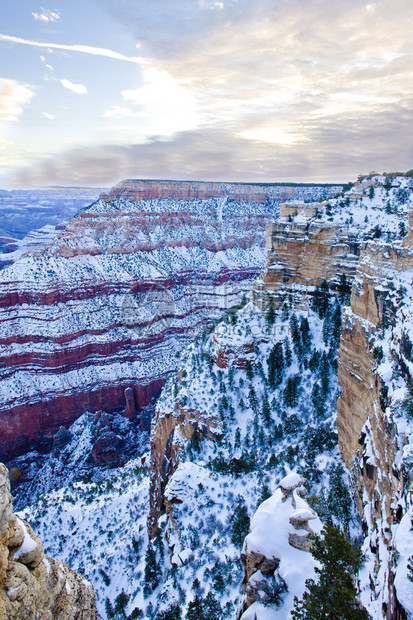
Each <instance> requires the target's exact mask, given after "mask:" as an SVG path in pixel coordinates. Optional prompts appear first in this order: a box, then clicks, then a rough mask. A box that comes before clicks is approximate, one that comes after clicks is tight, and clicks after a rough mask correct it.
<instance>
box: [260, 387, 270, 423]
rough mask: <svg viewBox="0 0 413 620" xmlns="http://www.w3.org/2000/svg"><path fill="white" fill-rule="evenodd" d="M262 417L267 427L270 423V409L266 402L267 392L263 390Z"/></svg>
mask: <svg viewBox="0 0 413 620" xmlns="http://www.w3.org/2000/svg"><path fill="white" fill-rule="evenodd" d="M262 417H263V418H264V422H265V423H266V425H267V426H269V424H270V422H271V409H270V403H269V402H268V393H267V390H264V396H263V397H262Z"/></svg>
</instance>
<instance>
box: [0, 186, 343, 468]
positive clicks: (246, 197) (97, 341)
mask: <svg viewBox="0 0 413 620" xmlns="http://www.w3.org/2000/svg"><path fill="white" fill-rule="evenodd" d="M337 189H339V188H337V187H336V188H331V187H322V186H319V187H317V186H316V187H306V186H297V187H284V186H255V185H253V186H247V185H246V186H244V185H231V184H213V183H212V184H211V183H209V184H202V183H188V182H182V183H181V182H155V181H126V182H123V183H121V184H119V185H118V186H116V187H115V188H113V189H112V190H111V191H110V192H109V194H104V195H102V197H101V198H100V199H99V200H98V201H97V202H96V203H94V204H93V205H91V206H90V207H88V208H86V209H83V210H81V211H80V212H79V214H78V215H77V216H76V217H75V218H74V219H73V220H71V221H70V222H69V224H68V225H67V226H66V227H65V229H64V230H63V231H62V233H61V234H60V235H59V236H58V237H57V238H56V239H55V240H54V241H53V242H52V243H51V244H50V245H49V246H47V247H46V248H45V249H43V250H41V251H38V252H31V253H28V254H27V255H24V256H23V257H21V258H20V259H19V260H18V261H16V262H15V263H14V264H13V265H11V266H9V267H7V268H6V269H4V270H3V271H2V272H1V278H0V397H1V398H0V437H1V439H0V456H1V458H2V459H3V460H8V459H10V458H11V457H12V456H13V455H16V454H22V453H24V452H25V451H27V450H28V449H29V448H30V447H32V446H35V447H37V448H38V449H39V450H48V449H49V448H50V447H51V437H52V435H53V434H55V433H56V432H57V431H58V430H59V428H60V426H61V425H64V426H68V425H69V424H70V423H71V422H73V421H74V420H75V419H76V418H77V417H78V416H79V415H81V414H82V413H83V412H85V411H97V410H106V411H114V410H117V411H120V410H122V409H125V407H126V400H125V395H124V391H125V389H127V388H130V389H131V390H132V392H133V394H132V395H131V393H130V392H128V394H129V396H128V412H129V413H128V415H129V416H131V415H133V413H131V412H133V400H134V403H135V408H136V413H137V415H140V414H141V412H142V411H143V412H144V411H145V408H147V407H150V406H151V404H152V403H153V402H154V400H155V399H156V398H157V396H158V395H159V392H160V390H161V387H162V385H163V384H164V382H165V379H166V377H167V376H168V375H169V373H170V372H171V371H172V370H173V369H174V368H175V363H176V362H175V360H176V358H175V356H176V355H177V354H179V351H180V350H182V348H183V347H184V346H185V345H186V344H187V343H188V342H189V341H190V340H191V339H192V338H193V337H194V336H195V335H196V334H197V333H199V332H200V331H202V330H203V329H204V328H205V326H206V325H208V323H209V322H211V321H214V320H216V319H217V318H218V317H219V316H221V315H222V313H223V312H225V311H226V310H227V309H228V308H230V307H232V306H233V305H234V304H236V303H237V302H238V301H239V300H240V299H241V297H242V295H243V294H244V293H247V292H248V291H249V289H250V286H251V282H252V281H253V279H254V278H255V277H256V276H257V274H258V273H259V272H260V271H261V269H262V267H263V265H264V263H265V250H264V247H263V246H264V236H265V223H266V221H268V219H271V218H274V217H277V215H278V205H279V202H280V201H282V200H285V199H286V198H289V197H298V198H306V199H309V198H324V197H326V196H328V195H330V194H331V193H334V192H336V191H337Z"/></svg>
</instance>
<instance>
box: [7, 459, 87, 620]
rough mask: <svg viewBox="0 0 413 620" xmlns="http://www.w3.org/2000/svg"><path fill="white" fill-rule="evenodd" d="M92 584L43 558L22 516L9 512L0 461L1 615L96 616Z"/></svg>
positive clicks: (28, 618) (27, 619)
mask: <svg viewBox="0 0 413 620" xmlns="http://www.w3.org/2000/svg"><path fill="white" fill-rule="evenodd" d="M95 603H96V601H95V593H94V591H93V587H92V585H91V584H90V583H89V582H88V581H86V579H84V578H83V577H81V576H80V575H77V574H76V573H74V572H73V571H72V570H71V569H70V568H69V567H68V566H67V564H64V563H63V562H61V561H57V560H54V559H52V558H49V557H46V556H45V555H44V553H43V546H42V542H41V540H40V539H39V538H38V536H36V534H35V533H34V532H33V530H32V528H31V527H30V525H29V524H28V523H27V521H23V520H22V519H20V518H19V517H17V516H16V515H15V514H14V513H13V509H12V497H11V495H10V483H9V478H8V473H7V469H6V468H5V466H4V465H2V464H0V617H1V618H5V619H6V618H7V620H34V619H35V618H40V617H42V618H45V619H47V620H57V618H59V619H61V620H97V619H98V615H97V612H96V606H95Z"/></svg>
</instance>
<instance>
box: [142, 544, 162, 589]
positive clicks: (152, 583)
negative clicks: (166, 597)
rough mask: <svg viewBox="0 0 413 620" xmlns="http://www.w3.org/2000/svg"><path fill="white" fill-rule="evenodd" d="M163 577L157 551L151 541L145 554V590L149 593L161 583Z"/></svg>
mask: <svg viewBox="0 0 413 620" xmlns="http://www.w3.org/2000/svg"><path fill="white" fill-rule="evenodd" d="M160 577H161V568H160V566H159V564H158V560H157V558H156V552H155V549H154V548H153V545H152V544H151V543H149V544H148V549H147V550H146V554H145V585H144V592H145V593H146V594H149V593H150V592H151V591H152V590H155V588H156V587H157V586H158V585H159V580H160Z"/></svg>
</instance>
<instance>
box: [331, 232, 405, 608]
mask: <svg viewBox="0 0 413 620" xmlns="http://www.w3.org/2000/svg"><path fill="white" fill-rule="evenodd" d="M412 270H413V252H412V249H411V237H410V235H409V237H408V238H407V239H406V240H405V243H404V245H403V246H402V245H401V244H398V245H397V244H392V245H387V244H380V245H379V244H377V243H370V244H369V246H368V248H367V249H366V250H365V251H364V252H363V254H362V257H361V259H360V263H359V267H358V271H357V276H356V279H355V282H354V284H353V289H352V295H351V307H350V308H348V309H347V310H346V312H345V314H344V317H343V325H342V336H341V344H340V352H339V366H338V379H339V383H340V385H341V388H342V393H341V397H340V398H339V400H338V403H337V430H338V436H339V443H340V449H341V452H342V455H343V458H344V460H345V463H346V465H347V467H348V468H349V471H350V473H351V477H352V482H353V485H354V489H355V497H356V501H357V504H358V508H359V511H360V514H361V515H362V523H363V527H364V528H365V534H366V542H365V545H364V551H365V554H366V558H367V561H366V564H365V567H364V569H363V571H362V595H363V602H364V604H365V606H366V607H367V608H368V609H369V611H370V613H372V614H373V615H374V617H387V618H389V619H395V618H405V617H406V615H405V611H408V612H411V611H412V605H411V601H410V600H409V597H406V592H405V590H406V582H407V584H408V580H407V579H406V574H407V561H408V558H407V557H406V549H408V548H409V544H410V545H411V542H412V541H410V542H409V539H408V537H406V536H404V542H403V548H404V553H403V552H401V551H400V550H398V543H397V540H398V530H399V529H400V528H401V526H400V523H401V522H403V520H404V521H406V519H407V520H408V522H409V523H410V518H411V514H410V513H411V507H410V502H411V499H410V491H409V487H410V482H409V481H410V474H409V470H410V461H409V454H410V451H411V444H412V431H411V421H409V419H408V416H407V414H406V411H405V405H404V399H405V397H406V386H407V385H408V384H410V383H411V380H412V376H413V375H412V370H413V364H412V356H411V352H412V344H411V343H412V340H413V333H412V323H411V320H412V313H413V296H412V288H411V284H412V281H411V274H412ZM410 553H413V548H412V547H411V546H410ZM363 590H364V591H363Z"/></svg>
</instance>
